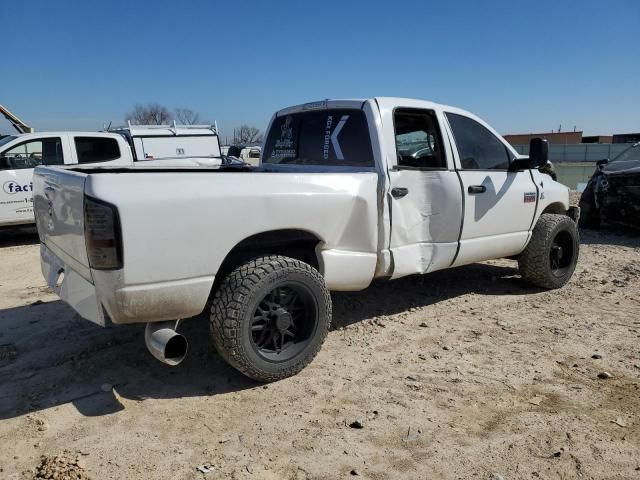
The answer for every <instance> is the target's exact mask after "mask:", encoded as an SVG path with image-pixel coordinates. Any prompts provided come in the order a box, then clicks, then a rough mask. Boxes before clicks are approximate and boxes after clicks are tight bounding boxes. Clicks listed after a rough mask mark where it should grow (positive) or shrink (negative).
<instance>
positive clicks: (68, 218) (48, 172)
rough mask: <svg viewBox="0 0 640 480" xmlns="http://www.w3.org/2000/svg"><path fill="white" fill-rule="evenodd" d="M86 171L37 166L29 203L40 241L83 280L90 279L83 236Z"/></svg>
mask: <svg viewBox="0 0 640 480" xmlns="http://www.w3.org/2000/svg"><path fill="white" fill-rule="evenodd" d="M86 178H87V174H85V173H82V172H77V171H72V170H66V169H61V168H55V167H37V168H36V169H35V171H34V176H33V203H34V211H35V216H36V224H37V226H38V234H39V235H40V241H41V242H42V243H44V244H45V245H46V246H47V247H49V249H50V250H51V251H52V252H53V253H55V254H56V255H58V256H59V257H60V258H61V259H62V260H64V261H65V262H67V263H69V266H71V267H73V268H74V269H76V270H77V272H78V273H79V274H80V275H82V276H83V277H85V278H86V279H87V280H90V279H91V273H90V270H89V260H88V258H87V248H86V245H85V239H84V182H85V180H86Z"/></svg>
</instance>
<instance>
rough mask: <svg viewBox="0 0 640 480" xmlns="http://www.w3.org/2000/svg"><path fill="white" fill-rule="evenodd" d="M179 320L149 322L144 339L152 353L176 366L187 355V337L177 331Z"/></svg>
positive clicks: (163, 361)
mask: <svg viewBox="0 0 640 480" xmlns="http://www.w3.org/2000/svg"><path fill="white" fill-rule="evenodd" d="M178 323H179V320H178V321H170V322H153V323H147V328H146V330H145V331H144V341H145V343H146V344H147V348H148V349H149V352H151V355H153V356H154V357H156V358H157V359H158V360H160V361H161V362H162V363H166V364H167V365H171V366H175V365H178V364H179V363H181V362H182V361H183V360H184V357H186V356H187V339H186V338H184V336H183V335H180V334H179V333H178V332H176V328H178Z"/></svg>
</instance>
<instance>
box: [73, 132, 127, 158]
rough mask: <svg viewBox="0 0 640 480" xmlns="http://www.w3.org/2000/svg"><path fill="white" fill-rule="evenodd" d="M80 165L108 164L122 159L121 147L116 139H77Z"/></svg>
mask: <svg viewBox="0 0 640 480" xmlns="http://www.w3.org/2000/svg"><path fill="white" fill-rule="evenodd" d="M75 142H76V151H77V152H78V163H95V162H107V161H109V160H115V159H116V158H120V147H119V146H118V141H117V140H116V139H114V138H105V137H75Z"/></svg>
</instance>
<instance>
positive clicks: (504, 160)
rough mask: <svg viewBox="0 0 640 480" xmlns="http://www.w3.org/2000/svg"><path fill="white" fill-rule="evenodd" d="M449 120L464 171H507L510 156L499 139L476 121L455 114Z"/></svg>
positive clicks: (451, 114)
mask: <svg viewBox="0 0 640 480" xmlns="http://www.w3.org/2000/svg"><path fill="white" fill-rule="evenodd" d="M446 115H447V119H448V120H449V125H451V130H453V137H454V139H455V141H456V146H457V147H458V154H459V155H460V163H461V165H462V168H463V169H464V170H506V169H508V168H509V161H510V155H509V151H508V150H507V147H506V146H505V145H504V144H503V143H502V142H501V141H500V140H498V138H497V137H496V136H495V135H494V134H493V133H491V132H490V131H489V130H487V129H486V128H485V127H484V126H482V125H480V124H479V123H478V122H476V121H475V120H472V119H471V118H469V117H465V116H463V115H457V114H455V113H447V114H446Z"/></svg>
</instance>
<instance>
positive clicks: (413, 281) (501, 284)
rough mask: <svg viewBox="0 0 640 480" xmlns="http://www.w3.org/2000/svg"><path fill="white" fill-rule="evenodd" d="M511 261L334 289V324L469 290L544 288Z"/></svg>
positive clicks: (497, 292)
mask: <svg viewBox="0 0 640 480" xmlns="http://www.w3.org/2000/svg"><path fill="white" fill-rule="evenodd" d="M501 262H502V263H506V261H501ZM509 263H512V266H502V265H500V266H498V265H489V264H473V265H466V266H463V267H457V268H452V269H447V270H440V271H437V272H433V273H430V274H428V275H413V276H410V277H405V278H401V279H398V280H393V281H377V282H374V283H373V284H372V285H371V286H369V288H367V289H366V290H364V291H361V292H353V293H350V292H339V293H334V294H333V302H334V304H333V313H334V315H333V320H334V321H333V328H334V329H335V328H340V327H345V326H348V325H351V324H353V323H357V322H360V321H362V320H365V319H368V318H372V317H377V316H382V315H394V314H396V313H401V312H404V311H406V310H408V309H409V308H419V307H425V306H428V305H434V304H437V303H439V302H441V301H444V300H447V299H450V298H454V297H458V296H460V295H465V294H468V293H475V294H479V295H526V294H530V293H537V292H540V291H542V290H541V289H539V288H537V287H534V286H532V285H531V284H529V283H527V282H525V281H524V280H522V278H521V277H520V275H519V273H518V270H517V263H516V262H515V261H513V262H509Z"/></svg>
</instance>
